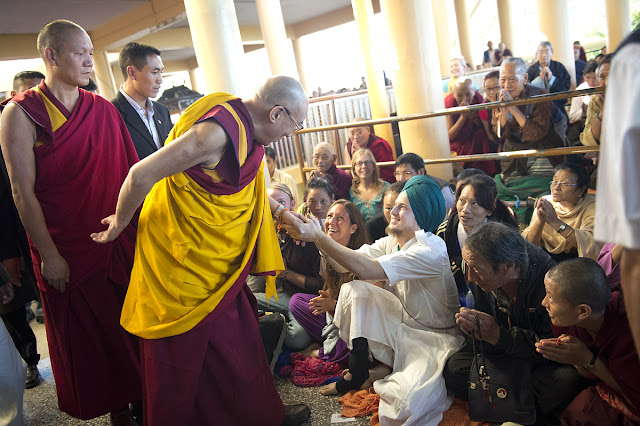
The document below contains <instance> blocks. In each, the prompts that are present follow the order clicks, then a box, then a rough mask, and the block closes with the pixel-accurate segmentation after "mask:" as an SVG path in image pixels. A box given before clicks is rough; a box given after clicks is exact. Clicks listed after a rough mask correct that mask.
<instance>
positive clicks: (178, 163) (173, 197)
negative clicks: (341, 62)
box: [92, 76, 310, 425]
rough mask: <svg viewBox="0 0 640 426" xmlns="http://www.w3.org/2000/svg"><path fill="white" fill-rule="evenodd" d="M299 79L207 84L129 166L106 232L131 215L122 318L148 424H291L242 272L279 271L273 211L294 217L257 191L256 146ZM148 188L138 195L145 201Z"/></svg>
mask: <svg viewBox="0 0 640 426" xmlns="http://www.w3.org/2000/svg"><path fill="white" fill-rule="evenodd" d="M307 108H308V101H307V97H306V95H305V92H304V89H303V88H302V85H301V84H300V83H299V82H298V81H297V80H294V79H292V78H290V77H284V76H276V77H271V78H269V79H268V80H267V81H266V82H265V83H264V84H263V86H262V87H261V88H260V89H258V91H257V92H256V94H255V95H254V96H253V97H252V98H250V99H247V100H241V99H239V98H238V97H236V96H233V95H229V94H227V93H214V94H211V95H208V96H205V97H204V98H202V99H200V100H198V101H197V102H196V103H194V104H193V105H191V106H190V107H189V108H188V109H187V110H186V111H185V112H184V114H183V115H182V116H181V117H180V120H178V122H177V123H176V125H175V126H174V128H173V129H172V131H171V133H170V134H169V137H168V138H167V142H166V143H165V147H164V148H163V149H161V150H158V151H157V152H155V153H153V154H151V155H150V156H149V157H147V158H145V159H144V160H142V161H141V162H139V163H138V164H137V165H136V166H134V167H133V168H132V169H131V171H130V172H129V176H128V177H127V179H126V181H125V182H124V184H123V185H122V190H121V192H120V196H119V198H118V204H117V206H116V213H115V215H111V216H109V217H107V218H105V219H104V221H103V223H104V224H105V225H108V229H107V230H105V231H103V232H100V233H96V234H93V235H92V237H93V238H94V240H95V241H98V242H107V241H111V240H113V239H114V238H116V237H117V236H118V234H119V233H120V232H121V231H122V230H123V229H124V228H125V227H126V225H127V224H128V223H129V221H130V220H131V218H132V217H133V215H134V213H135V211H136V209H137V208H138V206H139V205H140V204H142V202H143V201H144V206H143V208H142V211H141V213H140V222H139V229H138V239H137V242H136V257H135V262H134V266H133V271H132V273H131V282H130V284H129V291H128V292H127V297H126V300H125V303H124V307H123V310H122V317H121V319H120V322H121V324H122V326H123V327H124V328H125V329H127V330H128V331H129V332H131V333H133V334H135V335H137V336H140V337H141V360H142V372H143V377H144V386H145V404H144V407H145V413H144V416H145V417H144V418H145V422H148V424H152V425H156V424H170V425H174V424H261V425H280V424H281V423H282V422H283V419H284V420H285V422H286V423H287V424H296V421H297V422H301V421H304V420H306V418H307V417H308V416H309V415H310V411H309V409H308V407H306V406H305V405H304V404H300V405H298V406H293V407H289V408H290V409H291V410H290V411H289V413H288V414H289V416H288V417H286V418H285V409H284V407H283V405H282V402H281V401H280V398H279V396H278V393H277V392H276V389H275V385H274V382H273V378H272V376H271V372H270V370H269V364H268V362H267V357H266V355H265V351H264V349H263V347H262V341H261V339H260V334H259V332H258V321H257V316H256V311H257V306H256V299H255V297H254V296H253V294H252V293H251V290H249V288H248V287H247V285H246V277H247V275H248V274H249V273H251V274H259V275H268V276H267V280H266V281H267V282H266V286H267V287H266V295H267V300H268V299H269V298H270V296H271V295H272V294H275V275H277V273H278V272H279V271H282V270H284V265H283V262H282V257H281V254H280V250H279V246H278V239H277V237H276V233H275V228H274V226H273V222H272V216H273V218H274V219H275V220H277V221H278V222H279V223H280V224H285V223H286V224H290V225H292V226H295V225H296V223H298V222H299V220H298V219H297V218H296V217H294V216H293V215H292V214H291V213H290V212H288V211H287V210H286V209H285V208H284V207H283V206H281V205H279V204H278V203H277V202H276V201H275V200H273V199H270V198H269V197H267V192H266V187H265V180H264V179H263V175H264V162H263V161H262V159H263V157H264V146H265V145H268V144H270V143H271V142H273V141H275V140H277V139H280V138H281V137H284V136H289V135H291V134H292V133H293V132H294V131H295V130H297V129H299V128H300V127H301V126H300V124H299V123H300V122H302V121H303V120H304V118H305V116H306V112H307ZM145 197H146V200H145Z"/></svg>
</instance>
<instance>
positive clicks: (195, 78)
mask: <svg viewBox="0 0 640 426" xmlns="http://www.w3.org/2000/svg"><path fill="white" fill-rule="evenodd" d="M189 81H190V82H191V90H193V91H194V92H198V93H202V92H201V91H200V87H199V85H198V76H197V75H196V69H195V68H192V69H190V70H189Z"/></svg>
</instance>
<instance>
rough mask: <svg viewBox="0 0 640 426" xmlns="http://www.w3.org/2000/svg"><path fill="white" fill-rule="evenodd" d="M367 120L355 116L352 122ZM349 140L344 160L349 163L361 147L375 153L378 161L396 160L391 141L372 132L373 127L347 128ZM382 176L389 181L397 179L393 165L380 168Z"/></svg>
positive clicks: (374, 155) (345, 148)
mask: <svg viewBox="0 0 640 426" xmlns="http://www.w3.org/2000/svg"><path fill="white" fill-rule="evenodd" d="M360 121H365V119H364V118H362V117H355V118H354V119H352V120H351V121H350V123H357V122H360ZM347 133H348V135H349V140H348V141H347V144H346V146H345V147H344V161H345V162H346V163H349V162H350V161H351V160H352V159H353V154H355V153H356V151H357V150H359V149H368V150H369V151H371V152H372V153H373V157H374V158H375V159H376V161H377V162H378V163H380V162H382V161H394V160H395V158H393V151H392V150H391V145H389V142H387V141H386V140H384V139H382V138H381V137H379V136H376V135H374V134H373V133H372V132H371V127H369V126H361V127H351V128H349V129H347ZM380 178H382V180H386V181H387V182H389V183H393V182H395V181H396V179H395V176H394V175H393V166H386V167H382V168H381V169H380Z"/></svg>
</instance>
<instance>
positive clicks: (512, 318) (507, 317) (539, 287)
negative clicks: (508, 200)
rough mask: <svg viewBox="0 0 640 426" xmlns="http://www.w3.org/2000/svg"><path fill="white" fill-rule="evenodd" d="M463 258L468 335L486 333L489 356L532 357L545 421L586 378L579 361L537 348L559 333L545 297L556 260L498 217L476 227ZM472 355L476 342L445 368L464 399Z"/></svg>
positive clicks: (461, 317)
mask: <svg viewBox="0 0 640 426" xmlns="http://www.w3.org/2000/svg"><path fill="white" fill-rule="evenodd" d="M462 258H463V260H464V262H465V264H466V269H467V272H466V274H467V281H469V287H470V289H471V293H472V294H473V298H474V301H475V309H471V308H460V312H459V313H458V314H456V322H457V323H458V325H459V326H460V329H462V331H463V332H464V333H465V334H467V335H468V336H473V335H475V336H476V338H478V336H482V345H483V350H484V354H485V355H486V357H487V358H492V357H495V356H502V357H510V358H515V359H518V360H522V361H527V362H529V363H531V365H532V378H533V383H532V385H533V391H534V397H535V401H536V411H537V413H538V422H540V424H544V419H545V418H546V416H550V415H553V413H555V412H556V410H559V409H562V408H564V406H565V405H566V404H568V403H569V402H570V401H571V400H572V399H573V397H574V396H575V395H576V394H577V393H578V391H579V388H578V384H579V378H580V376H579V375H578V373H577V372H576V370H575V369H574V368H573V367H570V366H566V365H560V364H558V363H555V362H552V361H549V360H546V359H544V358H543V357H542V356H541V355H540V354H538V353H537V352H536V347H535V344H536V342H537V341H538V339H540V338H551V337H553V332H552V330H551V322H550V321H549V314H548V313H547V311H546V310H545V308H544V307H543V306H542V305H541V302H542V299H544V296H545V288H544V275H545V273H546V272H547V271H548V270H549V269H550V268H551V267H552V266H553V265H554V264H555V263H554V261H553V260H551V258H550V257H549V255H548V254H547V253H545V252H544V251H543V250H542V249H540V248H538V247H536V246H534V245H533V244H531V243H529V242H527V241H526V240H525V239H524V238H522V237H521V236H520V234H519V232H518V231H517V230H516V229H513V228H512V227H510V226H507V225H505V224H503V223H498V222H487V223H486V224H485V225H483V226H481V227H479V228H477V229H476V230H475V231H474V232H472V233H471V234H470V235H469V237H468V238H467V241H466V242H465V244H464V247H463V248H462ZM476 318H477V319H476ZM478 328H480V333H478ZM472 361H473V350H472V345H471V344H468V345H467V346H466V347H465V348H463V349H462V350H461V351H460V352H458V353H457V354H455V355H453V356H452V357H451V358H450V359H449V361H448V362H447V366H446V367H445V370H444V378H445V381H446V383H447V388H448V389H449V391H452V392H454V393H455V395H456V396H457V397H459V398H461V399H464V400H466V399H467V397H468V391H469V373H470V369H471V364H472Z"/></svg>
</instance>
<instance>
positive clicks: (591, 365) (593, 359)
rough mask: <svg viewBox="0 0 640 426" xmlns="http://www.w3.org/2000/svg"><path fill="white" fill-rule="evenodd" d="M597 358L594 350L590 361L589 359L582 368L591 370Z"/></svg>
mask: <svg viewBox="0 0 640 426" xmlns="http://www.w3.org/2000/svg"><path fill="white" fill-rule="evenodd" d="M597 359H598V354H597V353H595V352H594V353H593V356H592V357H591V361H589V364H587V365H585V366H584V367H582V368H584V369H585V370H587V371H589V370H591V369H592V368H593V367H594V366H595V365H596V360H597Z"/></svg>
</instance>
